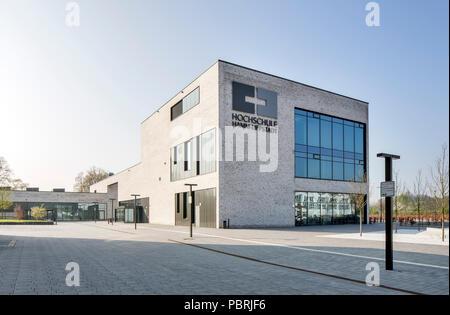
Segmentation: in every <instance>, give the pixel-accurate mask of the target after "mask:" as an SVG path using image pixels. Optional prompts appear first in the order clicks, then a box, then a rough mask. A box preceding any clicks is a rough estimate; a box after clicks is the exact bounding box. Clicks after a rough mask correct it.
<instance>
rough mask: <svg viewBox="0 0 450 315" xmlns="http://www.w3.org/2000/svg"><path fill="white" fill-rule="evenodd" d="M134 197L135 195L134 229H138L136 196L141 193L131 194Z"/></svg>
mask: <svg viewBox="0 0 450 315" xmlns="http://www.w3.org/2000/svg"><path fill="white" fill-rule="evenodd" d="M131 196H132V197H134V229H135V230H137V220H136V219H137V216H136V198H137V197H139V196H140V195H138V194H131Z"/></svg>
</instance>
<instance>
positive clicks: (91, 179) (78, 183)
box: [73, 166, 109, 192]
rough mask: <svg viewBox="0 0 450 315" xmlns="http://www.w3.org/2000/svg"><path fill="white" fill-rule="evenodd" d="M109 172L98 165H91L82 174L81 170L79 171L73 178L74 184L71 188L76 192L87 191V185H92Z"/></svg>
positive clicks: (105, 176)
mask: <svg viewBox="0 0 450 315" xmlns="http://www.w3.org/2000/svg"><path fill="white" fill-rule="evenodd" d="M108 176H109V173H108V172H107V171H105V170H103V169H101V168H98V167H95V166H93V167H91V168H90V169H89V170H88V171H87V172H86V175H84V173H83V172H81V173H79V174H78V176H77V177H76V178H75V185H74V186H73V189H74V190H75V191H77V192H89V187H90V186H91V185H94V184H96V183H98V182H100V181H102V180H103V179H105V178H107V177H108Z"/></svg>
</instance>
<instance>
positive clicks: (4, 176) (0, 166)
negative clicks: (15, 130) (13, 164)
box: [0, 156, 28, 190]
mask: <svg viewBox="0 0 450 315" xmlns="http://www.w3.org/2000/svg"><path fill="white" fill-rule="evenodd" d="M27 186H28V185H27V184H25V183H24V182H23V181H22V180H21V179H17V178H16V179H14V178H13V172H12V171H11V168H10V167H9V165H8V162H6V160H5V159H4V158H3V157H1V156H0V187H10V188H11V189H13V190H24V189H25V188H26V187H27Z"/></svg>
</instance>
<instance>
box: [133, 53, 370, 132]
mask: <svg viewBox="0 0 450 315" xmlns="http://www.w3.org/2000/svg"><path fill="white" fill-rule="evenodd" d="M218 62H222V63H226V64H229V65H231V66H235V67H239V68H242V69H246V70H250V71H254V72H257V73H261V74H264V75H268V76H271V77H273V78H277V79H281V80H285V81H288V82H291V83H295V84H300V85H303V86H305V87H308V88H312V89H315V90H318V91H322V92H326V93H330V94H333V95H337V96H341V97H344V98H348V99H350V100H353V101H357V102H361V103H365V104H369V102H366V101H363V100H359V99H357V98H353V97H350V96H346V95H343V94H339V93H336V92H332V91H329V90H325V89H321V88H318V87H315V86H312V85H308V84H305V83H301V82H298V81H294V80H291V79H286V78H283V77H280V76H277V75H274V74H270V73H267V72H264V71H260V70H256V69H252V68H249V67H244V66H241V65H238V64H235V63H232V62H229V61H225V60H222V59H218V60H217V61H216V62H214V63H213V64H212V65H211V66H209V67H208V68H207V69H206V70H205V71H203V72H202V73H201V74H199V75H198V76H196V77H195V79H193V80H192V81H191V82H189V83H188V84H187V85H186V86H185V87H184V88H183V89H181V91H183V90H184V89H186V88H187V87H188V86H189V85H191V84H192V82H194V81H195V80H197V79H198V78H200V77H201V76H202V75H203V74H204V73H205V72H207V71H208V70H209V69H211V68H212V67H213V66H214V65H215V64H216V63H218ZM179 93H180V92H178V93H177V94H176V95H174V96H173V97H171V98H170V99H169V100H168V101H167V102H165V103H164V104H163V105H161V106H160V107H159V108H158V109H157V110H155V111H154V112H153V113H151V114H150V115H149V116H148V117H147V118H145V119H144V120H143V121H142V122H141V124H143V123H144V122H145V121H146V120H147V119H149V118H150V117H151V116H153V114H154V113H156V112H159V110H160V109H161V108H163V107H164V106H165V105H167V103H169V102H170V101H171V100H172V99H173V98H174V97H175V96H177V95H178V94H179Z"/></svg>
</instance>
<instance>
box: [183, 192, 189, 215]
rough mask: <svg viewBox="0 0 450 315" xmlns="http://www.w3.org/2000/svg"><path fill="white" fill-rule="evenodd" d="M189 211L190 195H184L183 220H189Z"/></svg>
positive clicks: (185, 193)
mask: <svg viewBox="0 0 450 315" xmlns="http://www.w3.org/2000/svg"><path fill="white" fill-rule="evenodd" d="M187 211H188V193H187V192H184V193H183V219H186V218H187V216H188V215H187Z"/></svg>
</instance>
